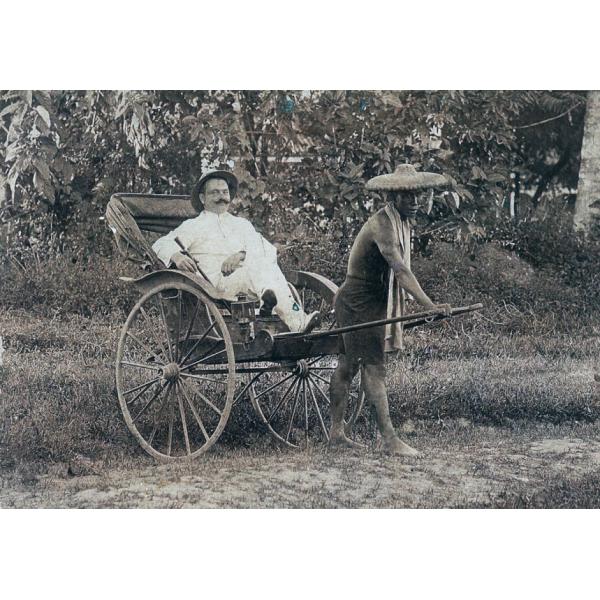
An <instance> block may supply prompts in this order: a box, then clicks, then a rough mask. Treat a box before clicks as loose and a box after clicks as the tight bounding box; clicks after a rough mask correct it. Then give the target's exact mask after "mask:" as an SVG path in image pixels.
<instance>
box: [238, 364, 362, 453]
mask: <svg viewBox="0 0 600 600" xmlns="http://www.w3.org/2000/svg"><path fill="white" fill-rule="evenodd" d="M336 366H337V357H335V356H323V357H313V358H307V359H301V360H298V361H294V362H293V363H289V364H285V365H279V366H273V365H271V366H265V370H264V371H263V372H260V373H257V374H256V375H255V376H254V378H253V379H254V381H253V382H252V383H251V384H250V387H249V395H250V400H251V401H252V406H253V407H254V410H255V411H256V413H257V414H258V416H259V417H260V419H261V420H262V422H263V423H264V424H265V425H266V427H267V429H268V430H269V432H270V433H271V434H272V435H273V436H274V437H275V438H277V439H278V440H279V441H280V442H282V443H283V444H285V445H286V446H289V447H291V448H299V447H308V446H309V445H311V444H314V443H319V442H321V443H327V442H329V428H330V414H331V411H330V406H329V404H330V402H329V380H330V378H331V375H332V374H333V371H334V370H335V367H336ZM270 369H277V370H270ZM363 403H364V391H363V390H362V386H361V377H360V375H358V376H357V377H356V378H355V380H354V382H353V384H352V387H351V389H350V395H349V399H348V406H347V408H346V414H345V417H344V424H345V428H346V433H347V434H348V435H349V436H351V435H352V425H353V424H354V421H355V420H356V418H357V417H358V415H359V413H360V411H361V409H362V406H363Z"/></svg>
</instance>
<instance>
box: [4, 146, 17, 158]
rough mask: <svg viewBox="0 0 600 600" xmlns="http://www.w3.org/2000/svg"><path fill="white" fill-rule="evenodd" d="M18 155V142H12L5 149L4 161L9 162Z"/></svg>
mask: <svg viewBox="0 0 600 600" xmlns="http://www.w3.org/2000/svg"><path fill="white" fill-rule="evenodd" d="M18 155H19V144H18V143H17V142H12V144H10V145H9V146H8V148H7V149H6V154H5V156H4V162H10V161H11V160H14V159H15V158H17V156H18Z"/></svg>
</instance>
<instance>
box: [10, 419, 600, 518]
mask: <svg viewBox="0 0 600 600" xmlns="http://www.w3.org/2000/svg"><path fill="white" fill-rule="evenodd" d="M548 433H549V432H548V431H544V430H543V429H540V428H536V429H527V430H525V431H523V430H518V431H509V430H503V429H498V428H491V427H465V425H464V424H461V425H457V426H456V427H454V428H446V429H444V430H443V431H441V432H438V433H437V434H433V433H431V432H428V433H427V432H423V431H421V432H417V433H415V434H414V436H411V438H410V441H411V443H414V444H415V445H418V446H419V447H420V448H421V449H422V450H423V452H424V456H423V458H421V459H402V458H385V457H382V456H381V455H380V454H379V453H378V452H376V451H372V450H370V451H364V452H356V451H348V452H328V451H327V450H326V449H325V448H317V449H313V450H312V451H309V452H306V453H300V454H295V453H292V452H273V451H271V452H253V451H247V450H245V451H226V452H222V453H218V452H215V453H214V454H212V455H209V456H207V457H206V458H205V459H203V460H200V461H197V462H195V463H192V464H189V465H156V464H153V463H152V462H151V461H150V460H148V459H146V458H144V457H141V456H140V457H139V460H136V461H135V462H134V463H133V464H132V465H131V466H130V467H128V468H114V467H107V466H105V465H104V466H103V465H102V464H94V465H93V466H90V467H89V469H90V471H89V472H88V473H89V474H84V475H81V476H73V475H70V474H69V471H68V469H65V468H64V466H63V467H62V468H57V467H55V468H54V469H50V470H49V471H48V472H46V473H42V474H40V475H39V476H38V477H35V478H30V479H29V480H27V479H26V478H23V477H21V479H20V480H19V479H18V478H17V477H16V476H13V477H12V478H9V479H6V478H5V479H4V481H3V484H2V488H1V489H0V506H2V507H23V508H24V507H48V508H50V507H53V508H54V507H56V508H63V507H64V508H67V507H68V508H342V507H343V508H370V507H372V508H401V507H424V508H425V507H468V506H494V505H495V501H496V499H497V498H500V497H503V496H506V494H507V493H510V492H511V490H513V489H515V490H516V489H518V490H519V491H520V492H521V491H522V490H524V489H525V490H527V491H528V492H531V493H535V492H536V490H541V489H544V487H545V486H546V484H547V482H548V481H549V480H550V479H552V480H553V481H555V480H556V478H560V477H562V476H565V477H566V476H568V477H571V478H572V477H573V476H575V475H579V476H582V477H584V476H586V474H589V473H592V472H594V471H597V469H598V465H599V464H600V443H599V442H598V441H596V439H597V438H598V428H597V427H596V426H593V425H590V426H581V427H579V429H577V430H576V431H570V432H569V431H565V430H564V429H563V430H558V431H555V432H553V433H555V435H554V436H553V437H550V436H549V435H548ZM136 463H137V464H136Z"/></svg>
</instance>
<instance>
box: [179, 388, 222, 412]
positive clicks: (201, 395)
mask: <svg viewBox="0 0 600 600" xmlns="http://www.w3.org/2000/svg"><path fill="white" fill-rule="evenodd" d="M182 383H184V382H183V381H182ZM186 383H187V382H186ZM196 394H197V395H198V396H199V397H200V399H201V400H202V401H203V402H205V403H206V404H207V405H208V406H210V407H211V408H212V409H213V410H214V411H215V412H216V413H217V414H218V415H219V416H222V415H223V412H222V411H221V410H220V409H218V408H217V407H216V406H215V405H214V404H213V403H212V402H211V401H210V400H209V399H208V398H207V397H206V396H205V395H204V394H203V393H202V392H201V391H199V390H195V391H194V395H196Z"/></svg>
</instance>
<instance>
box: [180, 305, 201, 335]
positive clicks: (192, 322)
mask: <svg viewBox="0 0 600 600" xmlns="http://www.w3.org/2000/svg"><path fill="white" fill-rule="evenodd" d="M199 307H200V300H199V299H198V298H196V308H195V309H194V314H193V315H192V318H191V319H190V324H189V325H188V328H187V331H186V333H185V338H184V339H183V341H184V342H187V341H188V340H189V339H190V333H192V329H193V327H194V323H195V322H196V317H197V315H198V308H199Z"/></svg>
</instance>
